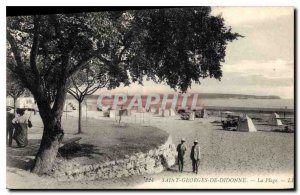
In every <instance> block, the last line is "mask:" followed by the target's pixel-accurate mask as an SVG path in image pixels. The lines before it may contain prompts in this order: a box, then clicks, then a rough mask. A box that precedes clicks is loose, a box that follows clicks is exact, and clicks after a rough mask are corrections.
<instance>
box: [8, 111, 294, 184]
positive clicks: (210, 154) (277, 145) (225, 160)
mask: <svg viewBox="0 0 300 195" xmlns="http://www.w3.org/2000/svg"><path fill="white" fill-rule="evenodd" d="M76 114H77V112H72V113H68V116H66V117H76ZM90 116H93V117H92V118H89V119H88V120H91V119H93V120H94V122H95V123H97V121H98V122H99V123H101V124H102V123H103V122H104V123H115V124H117V122H116V121H115V119H112V118H104V117H101V116H100V114H99V113H95V111H90V112H88V117H90ZM133 118H134V120H133ZM63 120H64V119H63ZM216 120H218V118H217V117H209V118H204V119H203V118H196V119H195V120H194V121H184V120H180V118H179V116H174V117H159V116H152V115H147V116H146V114H145V113H144V114H143V113H135V114H134V115H132V116H126V117H123V118H122V123H121V124H122V125H125V126H126V125H127V124H130V123H134V122H135V125H140V126H141V127H142V126H153V127H157V128H159V129H161V130H163V131H165V132H167V133H169V134H170V135H171V137H172V139H173V143H174V144H175V145H177V144H178V143H179V142H180V139H181V138H185V139H186V145H187V148H188V152H187V154H186V157H185V166H184V172H183V173H178V172H177V166H174V167H172V168H171V169H170V170H166V171H164V172H162V173H159V174H155V175H143V176H131V177H128V178H116V179H110V180H96V181H89V182H84V181H82V182H58V181H57V180H56V179H55V178H47V177H43V178H41V177H37V176H35V175H33V174H31V173H29V172H26V171H24V170H22V169H18V168H14V167H10V166H9V165H8V167H7V178H8V180H7V187H10V188H40V187H42V188H144V187H146V188H148V187H149V188H168V187H170V188H174V187H175V188H176V183H172V182H166V184H164V183H163V181H164V179H165V178H173V177H179V178H195V177H196V178H212V177H218V178H222V177H225V176H226V178H228V177H246V178H247V179H248V182H246V183H237V185H236V186H235V187H237V188H239V187H241V188H242V187H247V186H248V187H251V182H250V181H253V182H254V183H253V182H252V184H253V186H256V187H257V185H255V183H256V180H257V178H260V177H263V178H265V177H267V176H272V178H274V176H278V178H279V179H281V180H282V182H283V181H284V182H283V185H284V184H286V185H285V186H287V187H291V186H292V185H293V183H287V181H288V179H292V178H293V171H294V134H293V133H279V132H263V131H258V132H253V133H246V132H234V131H224V130H222V128H221V126H220V124H218V123H215V121H216ZM84 124H85V116H84V117H83V130H84V131H88V127H86V126H85V125H84ZM63 125H64V124H63ZM75 127H76V125H75V124H73V125H71V126H69V127H68V128H71V129H72V128H73V129H76V128H75ZM142 128H144V129H145V128H146V127H142ZM99 131H101V128H99ZM68 132H69V133H70V131H68ZM75 132H76V131H74V133H75ZM74 133H73V134H74ZM145 133H147V132H146V131H145ZM71 134H72V133H70V135H71ZM39 136H41V129H40V130H39V129H38V128H32V130H31V131H30V132H29V138H33V137H35V138H38V137H39ZM83 136H85V135H83ZM195 139H197V140H198V141H199V144H200V147H201V163H200V173H199V174H198V175H194V174H193V173H192V166H191V165H192V164H191V160H190V159H189V153H190V149H191V146H192V143H193V141H194V140H195ZM31 155H32V154H31ZM30 158H31V159H32V158H33V156H30ZM28 178H32V179H28ZM147 178H151V179H150V180H151V181H152V182H146V180H147ZM40 182H41V183H40ZM44 182H47V184H46V185H45V184H42V183H44ZM249 182H250V183H249ZM40 184H41V185H40ZM222 184H224V183H221V184H220V183H219V184H218V185H222ZM215 185H217V183H215ZM218 185H217V186H218ZM261 185H262V187H264V186H265V187H271V188H276V187H278V186H280V185H278V183H277V185H276V184H273V183H268V184H266V183H263V184H261ZM270 185H271V186H270ZM177 186H178V184H177ZM228 186H230V185H227V188H228ZM180 187H183V188H184V187H193V188H203V187H205V188H207V187H208V188H209V187H212V188H213V187H214V183H210V184H209V185H203V183H201V182H200V183H199V182H198V183H195V182H192V183H189V182H186V183H185V184H183V185H180ZM224 187H226V185H225V186H224Z"/></svg>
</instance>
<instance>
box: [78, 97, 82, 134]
mask: <svg viewBox="0 0 300 195" xmlns="http://www.w3.org/2000/svg"><path fill="white" fill-rule="evenodd" d="M81 103H82V102H81V101H78V134H81V133H82V130H81V116H82V107H81Z"/></svg>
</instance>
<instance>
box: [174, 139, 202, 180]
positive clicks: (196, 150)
mask: <svg viewBox="0 0 300 195" xmlns="http://www.w3.org/2000/svg"><path fill="white" fill-rule="evenodd" d="M185 152H186V146H185V139H184V138H182V139H181V143H180V144H178V146H177V154H178V168H179V172H182V171H183V166H184V155H185ZM190 158H191V160H192V166H193V173H196V174H198V167H199V164H200V146H199V145H198V141H197V140H195V141H194V145H193V146H192V149H191V154H190Z"/></svg>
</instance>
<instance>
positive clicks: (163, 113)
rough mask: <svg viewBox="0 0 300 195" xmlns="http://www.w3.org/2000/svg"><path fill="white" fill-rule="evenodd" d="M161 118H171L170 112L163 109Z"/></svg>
mask: <svg viewBox="0 0 300 195" xmlns="http://www.w3.org/2000/svg"><path fill="white" fill-rule="evenodd" d="M161 116H162V117H168V116H170V110H166V109H163V110H162V114H161Z"/></svg>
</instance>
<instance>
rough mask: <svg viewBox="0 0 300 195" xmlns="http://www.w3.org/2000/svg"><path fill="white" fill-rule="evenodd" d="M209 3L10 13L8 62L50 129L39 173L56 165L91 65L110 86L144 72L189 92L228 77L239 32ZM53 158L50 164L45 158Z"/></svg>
mask: <svg viewBox="0 0 300 195" xmlns="http://www.w3.org/2000/svg"><path fill="white" fill-rule="evenodd" d="M210 12H211V8H210V7H196V8H171V9H170V8H169V9H149V10H130V11H118V12H105V11H103V12H92V13H76V14H53V15H34V16H15V17H7V31H6V32H7V61H8V63H7V67H8V68H9V69H10V70H11V71H12V72H13V73H14V74H15V75H17V78H18V79H19V80H20V81H21V82H22V85H23V86H24V87H26V88H28V89H29V90H30V92H31V93H32V94H33V96H34V98H35V100H36V102H37V105H38V108H39V113H40V115H41V118H42V120H43V123H44V133H43V138H42V142H41V147H40V149H39V152H38V154H37V158H36V161H35V166H34V169H33V172H36V173H44V172H48V171H50V170H51V165H52V164H53V162H54V159H55V157H56V152H57V150H58V147H59V143H60V141H61V140H62V138H63V129H62V128H61V116H62V112H63V108H64V103H65V98H66V94H67V92H68V86H69V84H70V83H69V82H70V78H72V76H74V75H75V74H76V73H77V72H78V71H81V70H83V69H84V68H87V67H88V66H90V65H91V64H94V65H96V66H98V69H97V70H99V72H97V75H96V76H95V78H97V79H98V80H99V81H101V80H102V81H103V80H105V81H107V85H106V86H107V88H109V89H111V88H115V87H119V86H120V85H121V84H124V85H125V86H126V85H129V84H130V83H131V82H138V83H140V84H142V81H143V78H145V77H146V78H147V79H151V80H153V81H155V82H158V83H166V84H167V85H169V86H170V87H171V88H174V89H179V90H180V91H183V92H185V91H186V90H187V89H188V87H190V86H191V84H192V82H193V81H194V82H196V83H200V81H201V79H203V78H206V77H213V78H216V79H220V78H221V77H222V70H221V62H224V59H225V51H226V46H227V44H228V42H230V41H233V40H235V39H237V38H238V37H240V35H239V34H237V33H232V32H231V28H230V27H226V26H225V24H224V19H223V18H222V17H221V16H212V15H211V14H210ZM46 162H47V163H46Z"/></svg>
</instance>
